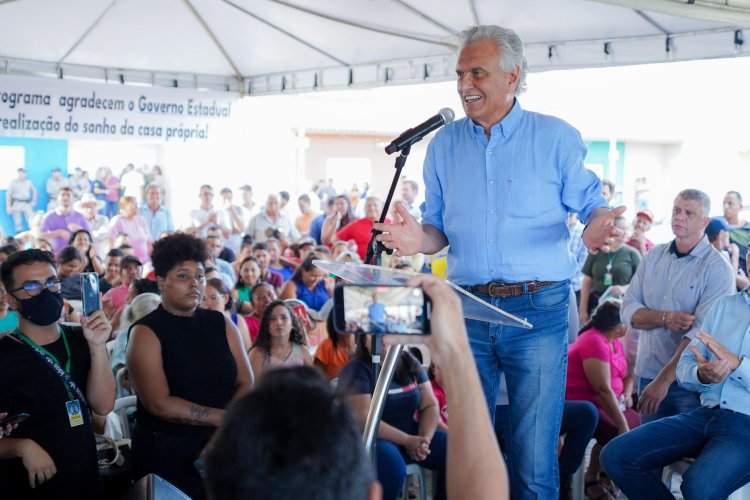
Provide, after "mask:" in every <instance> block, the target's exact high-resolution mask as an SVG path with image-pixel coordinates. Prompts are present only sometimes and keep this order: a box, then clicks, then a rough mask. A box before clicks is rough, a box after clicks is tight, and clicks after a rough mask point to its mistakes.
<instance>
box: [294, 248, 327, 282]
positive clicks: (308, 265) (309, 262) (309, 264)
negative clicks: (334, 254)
mask: <svg viewBox="0 0 750 500" xmlns="http://www.w3.org/2000/svg"><path fill="white" fill-rule="evenodd" d="M319 258H320V257H318V256H317V255H315V254H314V253H311V254H310V255H308V256H307V258H306V259H305V260H303V261H302V263H301V264H300V265H299V266H297V269H295V270H294V273H293V274H292V277H291V278H289V281H297V280H299V279H300V278H301V277H302V271H307V272H310V271H312V270H313V269H316V268H317V267H318V266H316V265H315V264H313V261H314V260H316V259H319Z"/></svg>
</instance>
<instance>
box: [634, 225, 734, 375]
mask: <svg viewBox="0 0 750 500" xmlns="http://www.w3.org/2000/svg"><path fill="white" fill-rule="evenodd" d="M671 248H672V244H671V243H665V244H662V245H657V246H655V247H654V248H652V249H651V250H649V251H648V252H647V253H646V255H644V256H643V260H642V261H641V263H640V265H639V266H638V269H637V270H636V272H635V276H633V279H632V280H631V281H630V287H628V293H626V294H625V298H624V299H623V301H622V307H621V308H620V317H621V318H622V322H623V323H625V324H626V325H628V326H631V327H632V326H633V316H635V313H637V312H638V310H640V309H643V308H646V309H651V310H652V311H681V312H686V313H688V314H692V315H694V316H695V321H694V322H693V327H692V328H691V329H690V330H688V331H687V332H673V331H670V330H668V329H666V328H654V329H652V330H637V331H638V332H639V336H638V354H637V355H636V357H635V374H636V375H638V376H639V377H643V378H655V377H656V376H657V375H658V374H659V372H660V371H661V369H662V368H664V366H666V365H667V363H669V361H670V360H671V359H672V357H673V356H674V353H675V352H677V347H678V346H679V345H680V342H682V339H683V337H687V338H689V339H692V338H694V337H695V334H696V333H698V327H699V326H700V324H701V323H702V322H703V321H704V318H705V317H706V314H707V313H708V311H709V310H710V309H711V306H713V305H714V304H715V303H716V301H718V300H719V299H720V298H721V297H724V296H726V295H729V294H730V293H733V292H734V291H735V287H734V276H732V268H731V267H729V263H728V262H727V261H726V259H725V258H724V257H722V256H721V254H720V253H719V252H717V251H716V249H715V248H714V247H713V246H712V245H711V243H709V242H708V238H707V237H706V236H703V238H702V239H701V240H700V242H699V243H698V244H697V245H695V248H693V249H692V250H691V251H690V254H688V255H686V256H684V257H678V256H677V254H675V253H674V252H673V251H672V250H671Z"/></svg>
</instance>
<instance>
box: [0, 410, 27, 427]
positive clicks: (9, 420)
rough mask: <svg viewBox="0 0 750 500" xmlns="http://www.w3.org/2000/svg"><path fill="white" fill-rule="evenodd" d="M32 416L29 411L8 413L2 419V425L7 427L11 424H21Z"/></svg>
mask: <svg viewBox="0 0 750 500" xmlns="http://www.w3.org/2000/svg"><path fill="white" fill-rule="evenodd" d="M30 416H31V415H29V414H28V413H16V414H15V415H8V416H7V417H5V418H4V419H2V420H0V427H5V426H6V425H9V424H20V423H21V422H23V421H24V420H26V419H27V418H29V417H30Z"/></svg>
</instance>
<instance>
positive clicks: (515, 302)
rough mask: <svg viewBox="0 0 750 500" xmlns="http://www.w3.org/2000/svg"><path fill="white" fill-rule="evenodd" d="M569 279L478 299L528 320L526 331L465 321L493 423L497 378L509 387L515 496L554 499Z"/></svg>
mask: <svg viewBox="0 0 750 500" xmlns="http://www.w3.org/2000/svg"><path fill="white" fill-rule="evenodd" d="M569 287H570V281H569V280H565V281H560V282H558V283H555V284H553V285H550V286H547V287H544V288H541V289H539V290H537V291H536V292H535V293H524V294H522V295H518V296H515V297H494V298H493V297H490V296H489V295H481V294H477V297H479V298H481V299H482V300H484V301H486V302H489V303H491V304H492V305H494V306H496V307H499V308H500V309H503V310H505V311H506V312H509V313H510V314H513V315H515V316H519V317H522V318H526V319H527V320H528V321H529V322H530V323H531V324H532V325H534V327H533V328H532V329H531V330H529V329H526V328H519V327H515V326H507V325H503V324H499V323H487V322H484V321H476V320H469V319H467V320H466V329H467V331H468V334H469V342H470V343H471V349H472V352H473V353H474V359H475V361H476V364H477V369H478V371H479V377H480V379H481V381H482V387H483V389H484V396H485V398H486V400H487V406H488V408H489V411H490V415H491V417H492V418H493V419H494V414H495V401H496V399H497V392H498V388H499V384H500V374H501V373H505V377H506V381H507V384H508V399H509V406H508V412H509V418H508V424H507V425H508V428H507V432H508V434H507V435H508V436H510V443H509V446H508V450H507V454H508V472H509V474H510V482H511V495H512V496H513V498H524V499H525V498H546V499H557V496H558V488H559V476H558V468H557V438H558V435H559V431H560V420H561V418H562V410H563V397H564V395H565V372H566V367H567V361H568V302H569V297H570V292H569Z"/></svg>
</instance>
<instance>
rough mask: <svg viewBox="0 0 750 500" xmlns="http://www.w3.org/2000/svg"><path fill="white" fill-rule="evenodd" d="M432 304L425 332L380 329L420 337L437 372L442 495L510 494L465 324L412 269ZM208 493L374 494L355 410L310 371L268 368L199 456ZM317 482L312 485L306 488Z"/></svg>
mask: <svg viewBox="0 0 750 500" xmlns="http://www.w3.org/2000/svg"><path fill="white" fill-rule="evenodd" d="M407 285H408V286H421V287H423V288H424V291H425V293H426V294H427V295H428V296H429V297H430V298H431V300H432V333H431V334H430V335H422V336H400V335H385V336H384V337H383V340H384V343H386V344H394V343H407V342H408V343H414V342H419V341H421V342H424V343H425V344H426V345H427V346H428V347H429V348H430V352H431V356H432V360H433V362H434V363H435V365H436V366H439V367H440V368H441V370H442V372H443V382H444V385H443V388H444V390H445V393H446V397H447V400H448V404H449V405H450V408H451V410H450V411H451V427H450V432H449V433H448V436H447V442H448V446H447V456H446V465H447V467H446V491H447V497H448V498H449V499H462V498H497V499H505V498H509V487H508V476H507V472H506V469H505V463H504V462H503V460H502V458H501V456H500V452H499V450H498V448H497V441H496V439H495V436H494V433H493V430H492V426H491V424H490V417H489V412H488V410H487V406H486V404H485V399H484V394H483V391H482V386H481V384H480V382H479V375H478V373H477V371H476V369H473V367H474V366H475V365H474V362H473V357H472V354H471V349H470V347H469V342H468V338H467V335H466V328H465V326H464V324H463V320H462V318H463V311H462V308H461V302H460V300H459V298H458V297H457V296H456V294H455V292H454V291H453V290H451V288H450V287H449V286H448V285H447V284H446V283H444V282H443V281H442V280H441V279H439V278H437V277H435V276H431V275H419V276H416V277H414V278H413V279H412V280H410V281H409V283H407ZM206 471H207V478H206V489H207V492H208V495H209V498H217V499H218V498H221V499H240V498H249V497H251V496H252V497H253V498H266V497H268V498H275V499H296V498H301V497H305V498H319V499H323V498H352V499H365V498H369V499H375V498H380V497H381V494H382V492H381V488H380V485H379V483H377V481H375V478H374V474H373V468H372V466H371V464H370V463H369V460H368V458H367V454H366V452H365V448H364V444H363V441H362V437H361V433H360V427H359V424H358V423H357V418H356V416H355V414H354V412H353V411H352V409H351V408H350V407H349V406H348V404H346V403H345V402H344V401H343V400H341V399H338V398H336V397H334V394H333V389H331V387H330V384H328V383H327V382H326V381H325V379H324V378H323V377H322V375H320V374H319V373H317V372H316V371H315V370H314V369H313V368H309V367H295V368H288V369H285V370H277V371H275V372H272V373H269V374H268V376H267V377H265V378H264V379H263V380H262V381H261V382H260V383H259V384H258V387H257V388H256V390H255V391H253V392H252V393H250V394H248V395H247V396H245V397H243V398H242V399H240V400H239V401H237V402H236V403H235V404H234V405H232V406H231V407H230V408H229V410H228V411H227V415H226V418H225V420H224V423H223V425H222V426H221V427H220V429H219V431H218V432H217V434H216V436H215V438H214V440H213V441H212V442H211V443H210V445H209V449H208V450H207V452H206ZM311 484H314V485H315V488H310V485H311Z"/></svg>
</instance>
